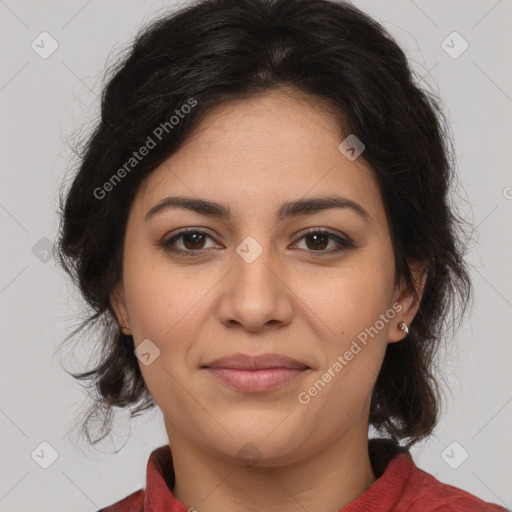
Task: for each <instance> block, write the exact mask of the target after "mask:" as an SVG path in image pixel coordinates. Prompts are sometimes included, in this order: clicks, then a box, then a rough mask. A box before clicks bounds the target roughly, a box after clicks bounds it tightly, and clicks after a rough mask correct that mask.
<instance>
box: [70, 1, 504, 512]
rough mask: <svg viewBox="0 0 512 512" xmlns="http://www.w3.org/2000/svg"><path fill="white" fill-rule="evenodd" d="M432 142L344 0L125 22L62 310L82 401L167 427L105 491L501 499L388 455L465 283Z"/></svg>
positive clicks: (378, 501) (74, 223)
mask: <svg viewBox="0 0 512 512" xmlns="http://www.w3.org/2000/svg"><path fill="white" fill-rule="evenodd" d="M452 159H453V156H452V152H451V150H450V144H449V137H448V135H447V129H446V126H445V122H444V118H443V115H442V112H441V111H440V109H439V107H438V103H437V102H436V99H435V98H433V97H432V96H430V95H428V94H427V93H426V92H425V91H422V90H421V89H420V88H419V87H418V86H417V85H415V82H414V78H413V76H412V73H411V71H410V69H409V66H408V63H407V60H406V58H405V56H404V53H403V52H402V50H401V49H400V48H399V47H398V46H397V44H396V43H395V42H394V41H393V40H392V38H391V37H390V36H389V35H388V34H387V33H386V32H385V31H384V29H383V28H382V27H381V26H380V25H379V24H377V23H376V22H375V21H374V20H372V19H371V18H369V17H368V16H366V15H365V14H363V13H362V12H360V11H359V10H357V9H356V8H354V7H353V6H351V5H350V4H345V3H339V2H331V1H328V0H320V1H318V0H317V1H315V2H311V1H307V0H277V1H270V0H257V1H254V0H204V1H201V2H194V3H191V4H190V5H189V6H187V7H186V8H184V9H182V10H181V11H179V12H177V13H174V14H172V15H169V16H166V17H163V18H162V19H160V20H157V21H155V22H153V23H152V24H151V25H150V26H149V27H146V29H145V30H144V31H143V32H142V33H141V34H140V35H139V36H138V37H137V39H136V42H135V44H134V46H133V48H132V49H131V51H130V53H129V55H127V57H126V59H124V60H123V61H122V62H120V63H119V65H118V67H117V68H116V69H115V72H114V74H113V76H112V78H111V79H110V81H109V83H108V84H107V86H106V88H105V91H104V94H103V98H102V112H101V121H100V122H99V124H98V126H97V128H96V130H95V132H94V134H93V135H92V137H91V138H90V140H89V142H88V144H87V146H86V148H85V151H84V154H83V157H82V161H81V164H80V168H79V169H78V172H77V174H76V176H75V178H74V180H73V182H72V184H71V187H70V189H69V191H68V193H67V195H66V197H65V199H64V200H63V205H62V226H61V238H60V256H61V262H62V264H63V266H64V268H65V269H66V270H68V272H69V273H70V274H71V276H72V277H73V278H74V279H75V280H76V282H77V283H78V285H79V287H80V289H81V292H82V294H83V295H84V297H85V299H86V300H87V301H88V303H89V305H90V306H92V308H93V309H94V314H93V315H92V316H91V318H90V319H89V321H88V322H86V323H85V324H84V325H83V326H82V327H83V328H85V327H86V326H87V325H89V324H90V323H91V322H95V321H102V325H103V327H104V331H103V333H104V337H103V343H104V345H103V348H104V352H103V354H102V361H101V363H100V364H99V366H98V367H97V368H95V369H93V370H91V371H90V372H87V373H84V374H81V375H77V376H76V377H77V378H82V379H91V381H92V383H93V384H94V385H95V386H96V389H97V390H98V392H99V396H98V400H97V404H96V406H95V407H96V409H92V411H91V415H90V416H92V415H93V414H95V413H96V412H97V411H98V410H99V411H103V412H104V414H105V430H108V424H109V421H110V419H111V414H112V408H113V407H128V406H133V405H136V406H137V407H136V408H135V409H134V411H133V413H134V414H136V413H140V412H141V411H143V410H145V409H148V408H151V407H154V406H155V405H157V406H158V407H159V408H160V409H161V410H162V412H163V416H164V420H165V426H166V431H167V434H168V438H169V444H168V445H165V446H162V447H160V448H158V449H157V450H155V451H154V452H153V453H152V454H151V457H150V459H149V461H148V467H147V481H146V489H145V490H144V489H141V490H140V491H137V492H135V493H133V494H131V495H130V496H128V497H126V498H125V499H123V500H121V501H119V502H118V503H116V504H114V505H112V506H110V507H107V508H105V509H103V510H106V511H110V512H114V511H146V512H147V511H153V512H155V511H163V510H166V511H185V510H199V511H220V510H222V511H239V510H258V511H260V510H266V511H274V510H280V511H287V510H290V511H292V510H315V511H320V512H327V511H334V510H343V511H345V512H346V511H361V510H379V511H392V510H393V511H398V510H400V511H406V510H407V511H421V512H425V511H433V510H436V511H438V510H448V511H477V510H478V511H483V510H489V511H491V510H504V509H503V508H501V507H500V506H498V505H494V504H491V503H485V502H483V501H482V500H480V499H478V498H477V497H475V496H473V495H471V494H469V493H467V492H465V491H463V490H460V489H457V488H455V487H452V486H449V485H446V484H443V483H441V482H439V481H437V480H436V479H435V478H434V477H433V476H431V475H429V474H427V473H425V472H423V471H421V470H420V469H419V468H417V467H416V465H415V463H414V461H413V460H412V458H411V455H410V453H409V448H410V447H411V446H412V445H413V444H414V443H416V442H418V441H419V440H421V439H424V438H426V437H427V436H429V434H431V432H432V430H433V428H434V426H435V424H436V421H437V418H438V410H439V391H438V387H437V384H436V381H435V379H434V376H433V362H434V357H435V354H436V349H437V347H438V345H439V343H442V342H444V340H447V335H446V329H445V327H446V325H447V324H450V323H451V322H453V320H454V318H455V316H457V315H458V313H460V312H462V311H463V310H464V307H465V305H466V303H467V300H468V298H469V294H470V281H469V277H468V273H467V269H466V266H465V263H464V261H463V258H462V247H461V242H460V239H459V236H460V235H459V234H460V231H459V227H460V226H459V224H460V221H459V220H458V218H457V216H456V214H455V213H454V212H453V211H452V210H451V208H450V205H449V188H450V183H451V179H452V174H453V160H452ZM457 302H458V303H459V306H460V308H459V309H458V310H457V309H456V308H454V307H453V306H454V305H456V304H457ZM370 425H371V426H373V428H375V429H376V430H377V431H379V432H380V433H381V434H382V438H380V439H372V440H369V439H368V437H369V436H368V429H369V426H370ZM86 427H87V425H86ZM86 432H87V435H88V430H87V428H86Z"/></svg>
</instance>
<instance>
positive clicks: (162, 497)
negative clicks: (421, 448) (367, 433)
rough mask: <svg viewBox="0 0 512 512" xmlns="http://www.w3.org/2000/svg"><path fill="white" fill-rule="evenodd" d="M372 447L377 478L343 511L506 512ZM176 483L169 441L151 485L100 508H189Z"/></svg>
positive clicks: (118, 511)
mask: <svg viewBox="0 0 512 512" xmlns="http://www.w3.org/2000/svg"><path fill="white" fill-rule="evenodd" d="M369 446H370V448H369V453H370V460H371V462H372V468H373V471H374V474H375V476H377V480H376V481H375V482H374V483H373V485H372V486H371V487H370V488H369V489H368V490H367V491H366V492H365V493H363V494H362V495H361V496H359V498H357V499H356V500H354V501H353V502H351V503H349V504H348V505H346V506H345V507H343V508H342V509H341V510H340V512H441V511H443V512H503V511H505V512H506V509H505V508H503V507H501V506H499V505H496V504H493V503H487V502H485V501H482V500H480V499H479V498H477V497H476V496H473V495H472V494H469V493H468V492H466V491H463V490H461V489H458V488H457V487H453V486H451V485H447V484H443V483H442V482H440V481H439V480H437V479H436V478H434V477H433V476H432V475H430V474H428V473H426V472H425V471H422V470H421V469H419V468H418V467H417V466H416V465H415V463H414V461H413V459H412V457H411V455H410V453H409V452H408V451H406V450H404V449H401V448H400V447H397V446H396V445H394V447H393V446H392V444H391V443H390V442H389V441H385V440H381V439H379V440H377V439H372V440H370V445H369ZM166 479H167V480H166ZM168 483H169V485H168ZM173 487H174V468H173V462H172V455H171V450H170V447H169V445H164V446H160V447H159V448H157V449H156V450H154V451H153V452H152V453H151V455H150V457H149V461H148V465H147V476H146V489H140V490H138V491H136V492H134V493H133V494H130V495H129V496H127V497H126V498H124V499H123V500H121V501H118V502H117V503H115V504H113V505H111V506H109V507H106V508H103V509H101V510H100V511H98V512H188V510H189V508H187V507H186V506H185V505H183V504H182V503H180V502H179V501H178V500H177V499H176V498H175V497H174V496H173V494H172V491H171V489H172V488H173ZM190 510H194V509H190Z"/></svg>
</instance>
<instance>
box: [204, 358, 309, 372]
mask: <svg viewBox="0 0 512 512" xmlns="http://www.w3.org/2000/svg"><path fill="white" fill-rule="evenodd" d="M203 368H230V369H234V370H264V369H269V368H292V369H300V370H305V369H307V368H309V366H308V365H306V364H304V363H301V362H299V361H296V360H295V359H292V358H290V357H286V356H282V355H279V354H261V355H256V356H254V355H250V354H234V355H232V356H227V357H221V358H219V359H215V360H214V361H211V362H210V363H207V364H205V365H203Z"/></svg>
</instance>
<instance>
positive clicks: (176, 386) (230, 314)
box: [114, 91, 414, 466]
mask: <svg viewBox="0 0 512 512" xmlns="http://www.w3.org/2000/svg"><path fill="white" fill-rule="evenodd" d="M341 142H342V138H340V136H339V134H338V130H337V127H336V122H335V120H334V119H333V118H331V117H330V116H329V114H328V113H327V112H326V111H325V110H323V109H322V108H321V106H320V105H318V107H315V106H314V105H312V104H311V103H306V102H302V101H300V100H298V99H291V98H290V97H288V96H286V95H284V94H282V92H281V93H280V92H278V91H274V92H272V93H267V94H265V95H262V96H259V97H253V98H251V99H248V100H243V101H237V102H231V103H229V104H224V105H222V106H219V107H217V108H216V109H215V110H214V111H213V112H212V113H210V115H209V116H208V117H207V118H206V119H205V121H204V122H203V123H202V124H201V126H200V129H199V130H197V131H196V132H195V135H194V137H193V138H191V139H190V140H189V141H188V143H187V144H186V145H184V146H183V147H182V148H181V149H180V151H178V152H177V153H176V154H174V155H173V156H172V157H171V158H169V159H168V160H167V161H166V162H165V163H164V164H162V165H161V166H160V167H159V168H157V169H156V170H155V171H154V172H152V173H151V174H150V175H149V176H148V178H147V179H146V180H145V181H144V182H143V184H142V185H141V187H140V188H139V190H138V193H137V196H136V198H135V200H134V202H133V205H132V208H131V210H130V215H129V219H128V225H127V232H126V239H125V246H124V271H123V280H122V285H121V286H120V287H119V289H118V290H117V291H118V294H117V299H116V301H115V302H114V304H115V307H116V311H118V312H119V320H120V323H122V322H123V321H124V322H125V323H126V324H127V325H128V326H129V328H130V329H131V333H132V335H133V338H134V342H135V346H136V347H139V345H140V344H141V343H142V342H144V344H143V345H140V347H139V348H138V352H139V353H144V354H145V355H144V356H142V357H139V359H140V360H139V365H140V369H141V371H142V374H143V377H144V380H145V382H146V384H147V387H148V389H149V391H150V393H151V394H152V396H153V398H154V400H155V402H156V403H157V404H158V406H159V407H160V409H161V410H162V412H163V415H164V418H165V423H166V427H167V431H168V434H169V439H170V443H171V448H172V443H173V440H175V439H181V440H182V442H188V443H190V444H191V445H193V446H195V447H198V448H200V449H202V450H205V451H207V452H209V453H210V454H213V455H215V456H217V457H219V456H222V457H224V458H228V459H229V460H233V461H237V460H238V461H242V459H244V458H245V459H260V464H262V465H267V466H277V465H281V464H285V463H291V462H293V461H297V460H301V459H304V458H306V457H308V456H311V455H312V454H314V453H317V452H319V451H320V450H322V449H323V448H327V447H328V446H332V445H333V443H335V442H336V441H339V440H340V439H342V438H343V437H344V438H346V439H354V438H355V437H358V438H359V439H360V436H363V437H364V438H366V436H367V433H368V430H367V428H368V412H369V402H370V396H371V391H372V387H373V385H374V383H375V380H376V377H377V374H378V373H379V368H380V365H381V363H382V359H383V356H384V352H385V349H386V346H387V343H388V342H395V341H398V340H400V339H401V338H403V336H404V335H403V334H402V333H401V331H400V330H399V329H398V327H397V324H398V323H399V322H400V321H405V322H406V323H409V322H410V321H411V320H412V316H413V314H414V311H413V310H412V309H411V308H409V306H410V305H411V300H410V297H409V296H408V295H406V293H405V292H402V291H401V290H400V289H398V288H395V285H394V282H395V273H394V255H393V250H392V244H391V238H390V231H389V226H388V223H387V219H386V215H385V211H384V207H383V202H382V198H381V196H380V192H379V189H378V186H377V182H376V179H375V177H374V175H373V173H372V171H371V170H370V169H369V168H368V167H367V166H366V164H365V163H364V162H363V161H362V160H361V158H357V159H355V160H353V161H351V160H350V159H348V158H347V157H346V156H345V155H344V154H343V153H342V152H341V151H340V149H339V146H340V143H341ZM363 142H364V141H363ZM363 156H364V154H363ZM119 186H122V184H121V185H119ZM177 196H179V197H181V198H190V199H191V200H194V201H195V200H204V201H208V202H214V203H215V205H217V206H216V207H215V208H214V209H213V208H212V209H210V210H217V209H218V210H222V211H223V212H224V214H222V215H220V214H219V212H216V213H215V212H212V211H210V212H208V211H206V210H203V211H193V210H192V209H188V208H185V207H177V206H171V205H170V202H168V204H167V206H165V204H163V203H161V201H163V200H165V199H166V198H169V197H177ZM327 196H329V197H331V198H334V197H339V198H340V202H341V204H342V205H343V204H345V206H337V207H325V208H319V207H318V208H317V207H315V203H314V202H312V203H311V204H310V206H309V207H305V208H297V207H295V206H293V203H295V202H299V203H298V204H299V205H301V204H302V205H303V206H304V205H306V206H307V205H308V203H309V202H310V201H313V199H322V198H326V197H327ZM159 203H160V207H159V208H158V210H154V211H153V212H152V214H149V215H148V212H150V211H151V209H152V208H153V207H155V205H158V204H159ZM290 203H291V204H292V205H291V206H286V205H289V204H290ZM316 206H318V204H317V205H316ZM185 228H187V229H189V230H191V231H193V233H189V234H188V235H187V234H185V235H184V236H181V237H180V236H178V234H179V232H180V231H182V230H183V229H185ZM308 231H309V232H310V233H309V234H308ZM318 231H327V232H328V234H325V233H324V234H319V233H318ZM315 233H316V234H315ZM175 251H177V252H175ZM397 302H400V305H397ZM401 308H402V309H401ZM400 309H401V310H400ZM148 340H149V341H148ZM148 354H149V355H148ZM240 354H244V355H248V356H258V355H263V354H274V355H276V354H277V355H279V356H284V357H286V358H290V359H293V360H295V361H296V362H298V363H300V364H299V365H296V366H298V367H295V368H290V366H294V365H293V364H291V363H290V362H289V361H284V362H283V361H279V360H277V359H276V358H272V357H271V358H269V360H270V361H271V362H270V363H269V360H263V359H261V360H260V361H259V362H260V363H261V364H262V366H265V367H267V369H266V370H263V369H260V370H247V369H246V370H240V369H236V368H233V365H234V366H236V361H235V362H233V361H231V362H227V363H225V362H224V363H222V362H221V363H219V365H218V367H217V368H216V369H214V367H215V366H216V365H215V364H213V363H212V362H213V361H215V360H218V359H219V358H226V357H227V358H229V357H231V356H234V355H240ZM139 356H140V354H139ZM249 362H250V361H249ZM272 364H273V365H274V366H276V367H279V368H281V369H276V368H274V369H268V366H269V365H270V366H272Z"/></svg>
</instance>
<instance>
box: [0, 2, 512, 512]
mask: <svg viewBox="0 0 512 512" xmlns="http://www.w3.org/2000/svg"><path fill="white" fill-rule="evenodd" d="M355 4H356V5H357V6H358V7H360V8H362V9H363V10H364V11H366V12H368V13H369V14H371V15H373V16H374V17H375V18H376V19H377V20H378V21H380V22H381V23H383V25H384V26H385V27H386V28H387V29H388V30H390V31H391V33H392V34H394V35H395V37H396V38H397V39H398V41H399V42H400V43H401V44H402V46H403V47H404V49H405V50H406V52H407V54H408V55H409V57H410V59H412V61H413V65H414V68H415V69H416V71H417V72H418V74H419V75H420V76H421V77H423V82H422V83H423V84H424V85H425V86H426V87H429V88H431V89H432V90H434V91H438V93H439V94H440V95H441V97H442V99H443V101H444V103H445V105H446V111H447V114H448V116H449V120H450V122H451V124H452V128H453V131H454V133H455V143H456V148H457V157H458V166H459V173H460V183H461V188H460V190H459V195H458V198H457V199H456V200H457V203H458V204H459V205H460V207H461V208H462V210H463V212H464V214H465V215H466V216H467V218H468V219H469V220H471V221H473V222H474V224H475V225H476V226H477V231H476V233H475V243H474V244H473V246H472V249H471V252H470V254H469V256H468V259H469V261H470V262H471V264H472V270H471V274H472V277H473V282H474V286H475V300H474V305H473V308H472V310H471V311H470V314H469V315H468V317H467V319H466V321H465V323H464V325H463V327H462V328H461V329H460V331H459V333H458V336H457V340H456V343H452V344H451V346H450V348H449V350H448V351H447V352H446V354H445V355H444V356H443V368H444V370H445V372H446V382H447V385H449V387H450V391H449V392H448V393H447V402H446V407H445V410H444V412H443V418H442V420H441V422H440V424H439V426H438V428H437V429H436V431H435V434H434V435H433V436H432V437H431V438H430V439H429V440H428V441H427V442H425V443H422V444H421V445H419V446H417V447H415V448H414V449H413V455H414V457H415V460H416V463H417V464H418V465H419V466H420V467H421V468H422V469H424V470H426V471H428V472H429V473H431V474H433V475H435V476H436V478H438V479H439V480H441V481H443V482H446V483H450V484H452V485H455V486H457V487H461V488H463V489H466V490H468V491H470V492H472V493H474V494H476V495H477V496H480V497H481V498H483V499H485V500H489V501H494V502H497V503H501V504H502V505H506V506H507V507H509V508H510V507H512V488H511V486H510V483H511V481H512V444H511V442H510V432H511V428H510V427H511V423H512V422H511V419H512V403H511V402H512V386H511V376H510V373H511V372H510V362H511V360H512V358H511V355H512V343H511V341H512V340H511V336H510V331H511V327H512V321H511V318H512V275H511V272H510V254H511V253H512V235H511V229H510V226H511V220H512V188H511V187H512V173H511V171H510V161H511V156H512V155H511V146H512V144H511V142H512V138H511V126H512V122H511V120H512V117H511V111H512V87H511V76H512V72H511V71H512V70H511V66H512V59H511V52H510V48H512V40H511V39H512V35H511V34H512V30H511V22H512V2H511V0H492V1H491V0H489V1H484V0H478V1H477V0H473V1H468V0H459V1H447V0H436V1H431V0H429V1H427V0H414V1H412V0H410V1H409V0H401V1H398V0H394V1H386V2H383V1H382V0H381V1H377V0H374V1H370V0H357V1H355ZM173 5H176V4H175V3H174V2H171V1H167V2H164V1H159V2H147V1H142V0H130V1H127V0H122V1H121V0H110V1H108V2H106V1H103V2H100V1H99V0H89V1H84V0H72V1H70V0H67V1H64V0H60V1H49V0H46V1H39V2H29V1H28V0H6V1H1V0H0V55H1V67H0V109H1V123H0V135H1V136H0V148H1V156H2V159H1V164H0V169H1V171H0V172H1V180H0V183H1V192H0V226H1V233H2V249H1V253H0V254H1V263H0V312H1V326H2V330H3V339H2V357H1V358H0V375H1V384H2V386H1V387H0V434H1V435H0V461H1V463H0V511H1V512H18V511H26V510H33V509H37V510H39V511H40V512H45V511H52V512H59V511H67V512H69V511H71V510H73V511H76V512H80V511H83V512H87V511H96V510H97V509H99V508H101V507H104V506H106V505H109V504H111V503H113V502H115V501H117V500H119V499H121V498H123V497H125V496H126V495H127V494H129V493H131V492H133V491H135V490H137V489H139V488H141V487H144V486H145V471H146V463H147V459H148V456H149V454H150V453H151V451H152V450H153V449H154V448H155V447H157V446H160V445H162V444H165V443H167V437H166V433H165V429H164V427H163V422H162V416H161V413H160V411H158V410H155V411H152V412H150V413H146V415H145V416H143V417H142V418H139V419H137V420H134V421H133V423H132V425H131V427H130V425H129V423H128V422H127V420H126V418H127V415H126V414H124V413H121V414H120V415H119V419H118V421H117V422H116V424H115V432H116V436H113V437H112V438H110V439H109V440H107V441H106V442H104V443H102V445H101V446H100V447H99V448H95V449H91V448H89V447H88V446H87V445H85V443H80V441H79V440H77V439H76V436H75V435H74V434H73V433H72V432H73V431H72V424H73V421H74V419H75V418H76V414H77V413H78V412H79V411H80V410H81V409H83V408H84V407H85V406H86V405H87V396H86V394H85V393H84V391H83V390H82V389H81V388H80V386H79V385H78V384H77V383H76V382H74V381H73V379H72V378H71V377H69V376H68V375H67V374H66V373H65V372H64V371H63V370H62V369H61V366H60V365H61V362H60V361H63V364H64V365H65V366H66V368H68V369H69V370H74V371H78V370H80V369H83V367H82V366H81V365H83V364H85V363H86V362H87V356H88V355H89V354H90V353H91V351H92V345H87V344H84V348H83V353H72V354H70V353H64V354H63V353H62V352H61V355H60V357H56V355H55V351H56V348H57V346H58V344H59V343H60V342H61V341H62V340H63V339H64V336H65V335H66V334H67V333H68V332H69V327H70V326H71V325H72V324H73V323H74V321H75V320H76V319H77V318H78V317H79V315H80V312H81V309H80V302H79V299H78V296H77V293H76V291H75V290H74V289H73V287H72V285H71V284H70V283H69V282H68V281H67V279H66V278H65V277H64V276H63V275H62V273H61V272H60V271H59V270H58V269H57V268H56V265H55V261H54V259H52V258H51V251H50V252H48V249H51V243H52V241H54V240H55V236H56V233H57V227H58V220H57V216H56V214H55V210H56V207H57V196H58V190H59V187H60V185H61V182H62V180H63V178H64V175H65V173H66V172H67V171H68V170H69V166H70V164H71V157H72V153H71V151H70V149H69V147H68V143H69V141H70V137H71V136H72V135H74V134H76V133H82V132H83V130H84V129H87V126H91V125H90V123H92V122H93V121H94V120H95V119H96V118H97V115H98V105H99V100H98V96H99V93H100V90H101V80H102V75H103V70H104V67H105V64H106V62H107V59H109V58H110V59H112V58H115V53H116V52H118V51H120V50H122V49H123V48H124V46H125V44H126V43H127V42H128V41H129V40H130V39H131V38H132V37H133V35H134V34H135V31H136V29H137V28H138V27H139V26H140V25H141V24H142V23H144V22H147V21H149V20H150V19H151V18H152V17H153V16H154V15H155V14H156V13H157V12H158V13H160V12H161V10H162V9H164V8H166V7H172V6H173ZM43 31H47V32H49V33H50V34H51V36H52V37H53V38H54V39H55V40H56V41H57V42H58V45H59V47H58V49H57V50H56V51H55V52H54V53H53V54H52V55H51V56H49V57H48V58H47V59H43V58H41V57H40V56H39V54H38V53H36V52H35V51H34V50H33V49H32V47H31V43H32V41H34V40H36V43H37V41H38V40H40V39H38V36H39V34H41V32H43ZM453 31H457V32H459V33H460V34H461V35H462V37H463V38H464V39H465V40H466V41H467V42H468V43H469V48H468V49H467V50H466V51H465V52H464V53H463V54H462V55H460V56H459V57H458V58H452V57H451V56H450V55H448V54H447V53H446V52H445V50H444V49H443V48H442V46H441V43H442V41H443V40H445V39H446V37H447V36H448V35H449V34H451V33H452V32H453ZM451 41H453V42H451ZM459 43H460V41H456V40H453V39H448V43H445V44H450V45H451V46H453V47H454V49H452V51H454V50H457V49H458V48H460V44H459ZM45 47H46V48H48V47H49V46H48V45H45ZM507 48H508V50H507ZM88 123H89V124H88ZM84 126H85V127H86V128H84ZM34 247H35V248H34ZM45 251H47V252H45ZM48 258H49V259H48ZM47 260H48V261H47ZM507 262H508V263H507ZM70 431H71V432H70ZM44 441H46V442H47V443H49V444H50V445H51V446H52V447H53V449H54V450H55V451H56V452H57V454H58V458H57V459H56V460H55V462H53V464H51V465H50V466H49V467H48V468H47V469H43V468H42V467H40V465H39V464H37V463H36V462H35V460H34V459H33V458H32V456H31V454H32V453H33V452H34V450H36V452H37V451H38V450H39V453H40V449H41V447H40V443H42V442H44ZM453 442H457V443H458V444H457V445H452V444H451V443H453ZM123 445H124V447H123V449H122V450H121V451H120V452H119V453H118V454H115V455H111V454H110V453H111V452H112V451H113V450H115V449H119V448H120V447H121V446H123ZM44 446H45V445H43V448H44ZM446 449H447V452H444V453H445V456H444V458H443V456H442V453H443V450H446ZM461 449H464V450H465V451H467V452H468V454H469V456H468V458H467V460H465V461H464V462H463V463H462V464H461V465H460V466H459V467H458V468H457V469H453V468H452V467H450V465H449V464H447V462H446V461H447V460H450V461H451V462H452V465H453V464H454V463H453V461H455V462H457V460H458V461H459V462H460V460H461V456H462V455H461V454H462V453H463V452H462V451H461ZM49 453H50V451H49V450H48V449H46V451H45V454H46V455H45V457H47V456H48V454H49ZM446 454H448V457H449V458H447V455H446Z"/></svg>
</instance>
